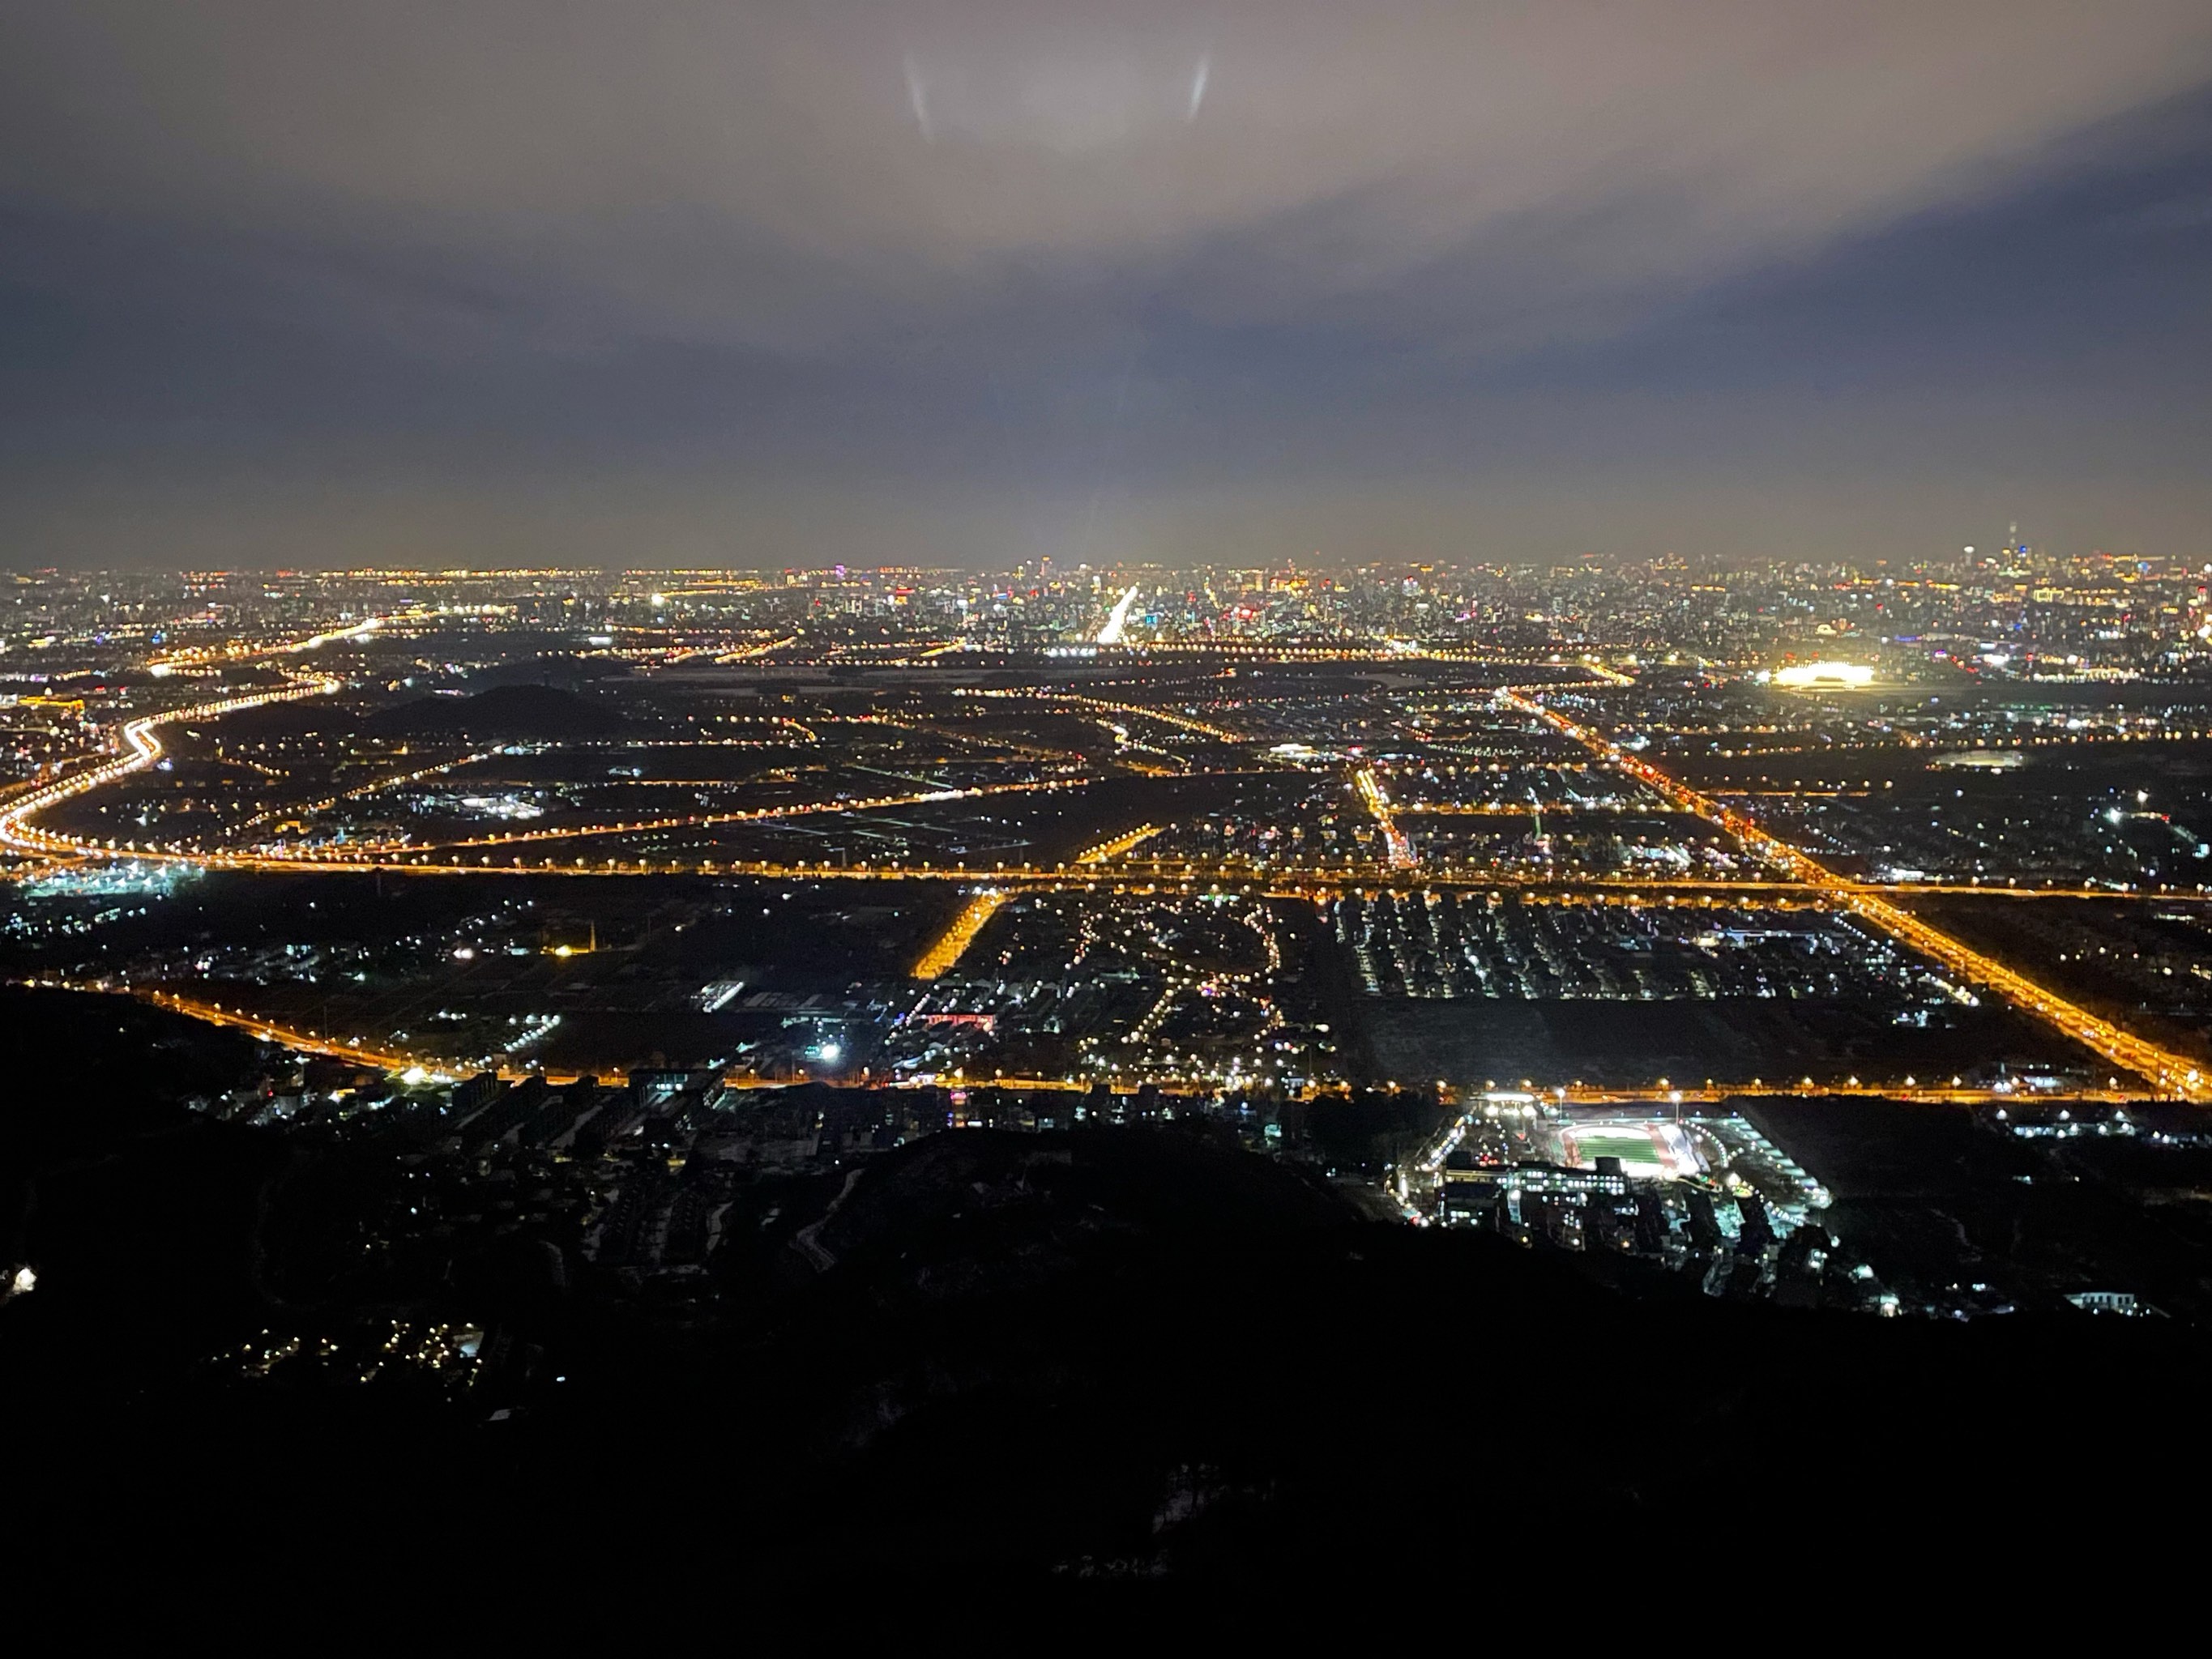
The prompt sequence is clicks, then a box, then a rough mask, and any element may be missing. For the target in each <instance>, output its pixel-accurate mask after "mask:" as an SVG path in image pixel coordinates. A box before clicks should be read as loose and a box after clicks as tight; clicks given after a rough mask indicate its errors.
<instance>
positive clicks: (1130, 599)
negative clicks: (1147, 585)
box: [1098, 586, 1137, 645]
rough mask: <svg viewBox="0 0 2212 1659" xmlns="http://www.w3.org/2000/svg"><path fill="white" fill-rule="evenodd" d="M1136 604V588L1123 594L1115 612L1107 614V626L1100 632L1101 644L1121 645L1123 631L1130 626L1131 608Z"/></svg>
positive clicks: (1117, 602)
mask: <svg viewBox="0 0 2212 1659" xmlns="http://www.w3.org/2000/svg"><path fill="white" fill-rule="evenodd" d="M1136 602H1137V590H1136V588H1135V587H1134V586H1132V587H1131V588H1130V589H1129V590H1128V591H1127V592H1125V593H1123V594H1122V595H1121V598H1120V599H1116V600H1115V602H1114V608H1113V610H1111V611H1108V612H1107V613H1106V625H1105V626H1104V627H1103V628H1102V629H1099V630H1098V643H1099V644H1101V645H1119V644H1121V630H1122V629H1124V628H1125V627H1127V625H1128V621H1129V607H1130V606H1131V605H1134V604H1136Z"/></svg>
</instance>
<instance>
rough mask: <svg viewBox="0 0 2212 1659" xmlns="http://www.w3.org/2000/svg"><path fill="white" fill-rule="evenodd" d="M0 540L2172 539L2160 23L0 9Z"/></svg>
mask: <svg viewBox="0 0 2212 1659" xmlns="http://www.w3.org/2000/svg"><path fill="white" fill-rule="evenodd" d="M0 45H4V46H5V48H6V49H5V51H4V52H0V89H4V91H5V94H6V96H5V100H4V104H0V230H4V233H5V234H4V236H0V565H4V566H6V567H8V568H16V569H24V568H40V567H45V566H54V565H66V566H73V567H84V566H105V567H115V568H126V567H149V568H163V567H169V568H179V567H187V566H210V565H228V566H256V567H263V566H275V565H294V566H298V567H301V568H310V567H312V568H343V567H345V566H349V565H351V566H360V565H366V564H372V563H388V564H404V565H414V566H422V567H429V568H441V567H447V566H461V565H466V566H471V567H477V568H482V567H493V566H513V565H526V564H540V565H543V564H556V563H567V564H574V565H576V566H579V567H581V568H656V567H657V568H666V567H670V566H681V565H692V566H725V567H728V568H764V569H776V568H784V567H787V566H797V565H826V564H829V563H834V562H841V561H842V562H847V563H851V564H868V565H873V564H881V563H913V564H923V565H939V566H950V567H961V568H990V567H994V566H1009V565H1012V564H1013V563H1015V562H1022V561H1034V560H1035V559H1036V558H1038V557H1040V556H1049V557H1051V558H1053V559H1054V561H1055V562H1060V563H1062V564H1070V565H1072V564H1074V563H1078V562H1091V563H1092V564H1106V563H1112V562H1158V563H1162V564H1169V565H1176V566H1188V565H1194V564H1204V563H1212V564H1260V563H1270V562H1280V561H1282V560H1285V559H1301V560H1312V561H1316V562H1325V563H1340V564H1346V565H1356V564H1358V563H1361V562H1373V561H1377V560H1381V561H1390V562H1419V561H1421V560H1424V559H1440V560H1449V561H1458V562H1467V561H1477V560H1484V559H1489V560H1497V561H1501V562H1521V561H1525V560H1537V561H1542V560H1547V559H1553V558H1559V557H1573V556H1579V555H1582V554H1583V553H1588V552H1596V553H1600V554H1602V555H1604V556H1607V557H1609V558H1620V559H1627V560H1634V559H1639V558H1644V557H1650V556H1657V555H1661V554H1668V553H1673V554H1679V555H1682V556H1691V557H1711V558H1715V559H1721V560H1729V559H1737V560H1741V559H1748V558H1754V557H1760V556H1774V557H1784V558H1801V557H1802V558H1810V559H1822V560H1829V559H1833V560H1850V561H1855V562H1870V561H1873V560H1875V559H1881V558H1888V559H1915V558H1928V557H1940V556H1944V555H1946V554H1948V553H1950V552H1954V551H1955V550H1956V549H1957V548H1958V547H1960V545H1963V544H1969V543H1973V544H1984V543H1988V542H1991V541H1994V540H1995V539H1996V538H1997V537H1999V536H2000V535H2001V534H2002V532H2003V531H2004V528H2005V526H2006V525H2007V524H2008V523H2011V522H2015V521H2016V522H2018V523H2019V524H2020V525H2021V527H2022V532H2023V534H2025V535H2026V536H2027V537H2028V538H2029V539H2030V540H2032V541H2033V542H2035V543H2036V544H2039V545H2045V546H2049V547H2051V548H2054V549H2057V550H2063V551H2071V552H2086V551H2088V550H2092V549H2098V548H2101V549H2104V550H2112V551H2116V552H2125V553H2130V554H2133V553H2143V554H2150V555H2181V556H2192V557H2193V556H2198V555H2203V556H2207V557H2212V478H2208V477H2207V476H2206V473H2205V469H2204V467H2203V455H2204V454H2205V453H2207V445H2208V441H2212V416H2208V412H2207V407H2206V400H2205V398H2204V391H2203V388H2204V384H2205V372H2206V369H2207V368H2208V367H2212V317H2208V307H2212V297H2208V296H2212V283H2208V281H2207V277H2208V275H2212V13H2208V12H2207V11H2206V9H2204V8H2203V7H2202V6H2199V5H2189V4H2183V3H2173V0H2127V3H2121V4H2117V5H2112V6H2106V7H2103V8H2099V9H2094V10H2092V9H2087V8H2081V7H2069V6H2065V5H2060V4H2033V5H2019V4H2015V5H2007V6H2002V7H2000V6H1996V5H1995V4H1989V3H1965V4H1957V5H1951V6H1947V7H1943V8H1940V9H1929V8H1924V7H1916V6H1910V5H1905V4H1876V5H1871V6H1866V7H1860V8H1855V9H1852V10H1851V12H1850V15H1838V14H1837V13H1836V12H1835V11H1834V9H1832V8H1826V7H1820V6H1816V5H1811V4H1785V5H1779V6H1777V5H1759V6H1753V5H1749V4H1745V3H1737V0H1711V3H1707V0H1680V3H1673V4H1668V5H1664V6H1653V7H1638V8H1628V7H1619V6H1607V5H1579V4H1572V5H1559V6H1552V7H1546V8H1541V9H1522V8H1516V7H1508V6H1488V7H1482V6H1478V7H1467V6H1446V5H1425V4H1418V3H1401V0H1392V3H1385V4H1382V5H1379V6H1376V7H1371V8H1363V9H1361V10H1360V13H1359V15H1358V16H1357V17H1354V16H1352V15H1350V14H1347V13H1342V12H1340V10H1339V9H1334V8H1329V7H1325V6H1320V5H1316V4H1309V3H1293V4H1288V5H1275V6H1267V7H1260V6H1256V5H1249V4H1242V3H1231V4H1217V5H1212V6H1201V7H1199V8H1195V9H1193V8H1187V7H1174V8H1171V7H1167V6H1164V5H1148V4H1133V5H1119V6H1108V7H1103V8H1099V7H1082V8H1077V7H1072V6H1062V5H1056V4H1046V5H1034V4H1032V5H1024V6H1012V5H1006V6H1001V5H996V4H992V3H987V0H942V3H938V4H933V5H929V6H926V7H917V8H910V9H900V11H899V12H897V13H896V14H894V13H891V12H888V11H879V10H877V9H870V8H863V7H857V6H829V7H822V8H813V9H808V10H807V11H806V12H805V13H804V14H803V15H784V14H781V13H780V12H778V11H775V10H773V9H759V8H738V9H732V8H729V7H726V6H708V5H705V4H703V3H693V0H674V3H667V4H660V5H652V6H646V7H625V8H621V9H616V8H592V7H586V8H581V9H573V10H570V11H568V12H564V13H562V21H561V23H560V26H559V27H547V26H545V25H544V22H543V21H542V14H540V13H538V11H537V10H536V9H533V8H532V7H530V6H527V5H523V4H517V3H508V0H478V3H471V4H465V5H450V4H448V5H439V6H431V5H426V4H416V3H398V4H393V5H389V6H385V7H380V8H377V9H374V11H373V12H364V11H359V10H344V9H316V8H299V7H287V6H266V5H261V4H256V3H247V0H216V3H208V4H204V5H199V6H196V7H193V8H191V9H189V10H188V11H179V10H176V9H170V8H164V7H159V6H153V5H147V4H142V3H129V0H110V3H86V4H80V5H76V6H73V7H70V8H68V9H65V10H62V9H53V10H34V9H25V8H17V9H12V10H10V11H9V12H7V13H6V14H4V15H0Z"/></svg>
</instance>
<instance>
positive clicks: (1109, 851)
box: [1075, 823, 1167, 864]
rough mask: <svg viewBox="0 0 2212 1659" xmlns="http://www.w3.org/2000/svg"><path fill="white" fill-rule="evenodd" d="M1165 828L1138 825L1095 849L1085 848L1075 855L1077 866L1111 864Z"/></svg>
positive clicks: (1153, 824)
mask: <svg viewBox="0 0 2212 1659" xmlns="http://www.w3.org/2000/svg"><path fill="white" fill-rule="evenodd" d="M1166 827H1167V826H1166V825H1164V824H1159V823H1140V824H1139V825H1138V826H1137V827H1136V828H1135V829H1132V830H1130V831H1129V832H1128V834H1127V835H1124V836H1115V837H1113V838H1112V839H1111V840H1110V841H1102V842H1099V843H1098V844H1097V846H1096V847H1086V848H1084V849H1083V851H1081V852H1080V853H1078V854H1076V855H1075V861H1076V862H1077V863H1078V864H1111V863H1112V862H1113V861H1114V860H1115V859H1118V858H1120V857H1121V856H1122V855H1123V854H1127V853H1132V852H1134V851H1135V850H1136V849H1137V848H1139V847H1142V846H1143V845H1144V844H1145V843H1146V842H1148V841H1150V840H1151V839H1152V837H1153V836H1157V835H1158V834H1159V833H1160V832H1161V830H1163V829H1165V828H1166Z"/></svg>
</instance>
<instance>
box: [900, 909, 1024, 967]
mask: <svg viewBox="0 0 2212 1659" xmlns="http://www.w3.org/2000/svg"><path fill="white" fill-rule="evenodd" d="M1012 896H1013V895H1012V894H1011V893H1006V892H1002V891H1000V890H998V889H996V888H988V887H987V888H985V889H984V890H982V891H981V892H979V893H977V894H975V896H972V897H971V898H969V901H968V902H967V903H966V904H964V905H963V906H962V907H961V909H960V914H959V915H957V916H955V917H953V918H952V921H951V924H950V925H948V926H947V927H946V928H945V931H944V932H943V933H939V935H938V936H937V937H936V938H935V939H933V940H931V941H930V945H929V948H928V949H927V951H923V952H922V953H921V961H919V962H917V963H915V964H914V977H915V978H916V979H935V978H937V977H939V975H942V974H945V973H946V972H948V971H949V970H950V969H951V968H952V967H953V965H954V964H955V963H957V962H958V961H959V960H960V958H961V957H963V956H965V955H966V954H967V951H968V947H969V945H973V944H974V943H975V935H976V934H978V933H981V932H982V931H983V924H984V923H986V922H987V921H990V919H991V918H992V917H993V916H994V915H998V913H999V907H1000V905H1002V904H1004V903H1005V902H1006V901H1007V900H1008V899H1009V898H1012Z"/></svg>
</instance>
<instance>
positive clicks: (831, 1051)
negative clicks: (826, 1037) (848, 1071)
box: [822, 1042, 845, 1066]
mask: <svg viewBox="0 0 2212 1659" xmlns="http://www.w3.org/2000/svg"><path fill="white" fill-rule="evenodd" d="M844 1052H845V1051H844V1049H842V1048H840V1047H839V1046H838V1045H837V1044H836V1043H834V1042H825V1043H823V1045H822V1059H823V1063H824V1064H825V1065H829V1066H835V1065H836V1063H837V1057H838V1055H840V1054H843V1053H844Z"/></svg>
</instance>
